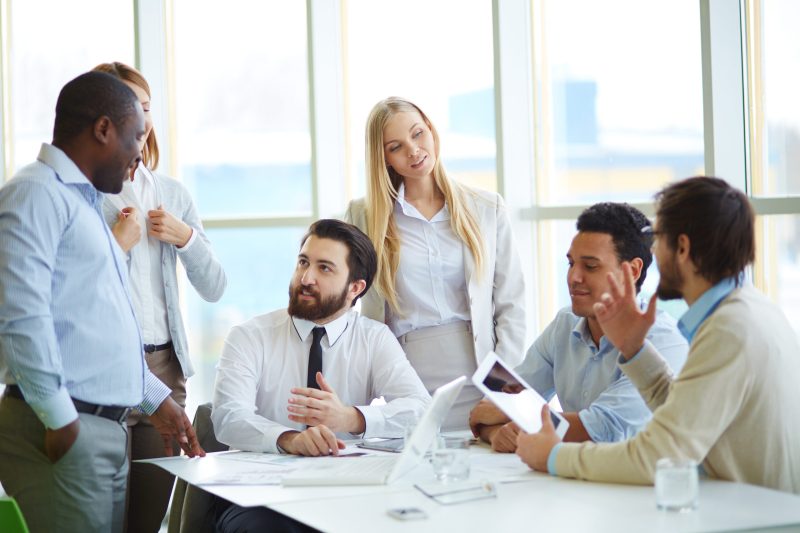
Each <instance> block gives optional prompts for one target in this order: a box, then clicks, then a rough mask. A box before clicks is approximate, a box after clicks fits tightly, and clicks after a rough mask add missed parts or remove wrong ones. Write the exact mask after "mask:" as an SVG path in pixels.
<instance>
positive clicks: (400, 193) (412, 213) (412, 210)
mask: <svg viewBox="0 0 800 533" xmlns="http://www.w3.org/2000/svg"><path fill="white" fill-rule="evenodd" d="M396 204H397V206H398V207H399V208H400V212H401V213H403V214H404V215H406V216H407V217H411V218H418V219H420V220H424V221H425V222H430V223H433V222H443V221H446V220H450V210H449V209H447V202H445V203H444V206H443V207H442V208H441V209H440V210H439V212H438V213H436V214H435V215H433V218H431V219H430V220H428V219H427V218H425V217H424V216H422V213H420V212H419V211H418V210H417V208H416V207H414V206H413V205H411V204H410V203H408V202H407V201H406V184H405V183H402V182H401V183H400V189H398V190H397V200H396Z"/></svg>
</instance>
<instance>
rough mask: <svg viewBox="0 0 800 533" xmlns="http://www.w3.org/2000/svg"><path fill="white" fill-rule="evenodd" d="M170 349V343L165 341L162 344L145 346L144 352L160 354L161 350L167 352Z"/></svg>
mask: <svg viewBox="0 0 800 533" xmlns="http://www.w3.org/2000/svg"><path fill="white" fill-rule="evenodd" d="M169 348H172V341H167V342H165V343H164V344H145V345H144V351H145V352H147V353H153V352H160V351H161V350H168V349H169Z"/></svg>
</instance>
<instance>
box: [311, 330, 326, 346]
mask: <svg viewBox="0 0 800 533" xmlns="http://www.w3.org/2000/svg"><path fill="white" fill-rule="evenodd" d="M311 334H312V335H313V336H314V339H313V341H312V342H313V343H314V344H319V343H320V341H321V340H322V337H324V336H325V328H321V327H319V326H317V327H315V328H314V329H312V330H311Z"/></svg>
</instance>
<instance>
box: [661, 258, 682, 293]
mask: <svg viewBox="0 0 800 533" xmlns="http://www.w3.org/2000/svg"><path fill="white" fill-rule="evenodd" d="M658 272H659V274H660V276H661V277H660V279H659V280H658V287H657V288H656V296H658V298H659V299H660V300H680V299H681V298H683V293H682V292H681V291H680V288H679V287H681V286H682V285H683V276H682V275H681V273H680V272H679V271H678V267H677V265H676V264H675V258H674V257H672V260H671V261H669V262H668V264H666V265H658Z"/></svg>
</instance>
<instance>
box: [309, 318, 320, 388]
mask: <svg viewBox="0 0 800 533" xmlns="http://www.w3.org/2000/svg"><path fill="white" fill-rule="evenodd" d="M311 333H312V334H313V335H314V338H313V340H312V341H311V349H310V350H309V351H308V381H307V382H306V383H307V386H308V387H309V388H314V389H318V388H319V385H318V384H317V372H322V346H321V345H320V341H321V340H322V337H323V336H324V335H325V328H319V327H317V328H314V329H313V330H312V331H311Z"/></svg>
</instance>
